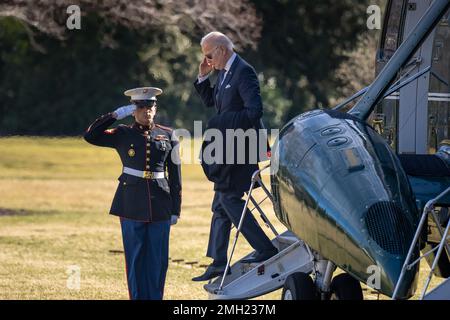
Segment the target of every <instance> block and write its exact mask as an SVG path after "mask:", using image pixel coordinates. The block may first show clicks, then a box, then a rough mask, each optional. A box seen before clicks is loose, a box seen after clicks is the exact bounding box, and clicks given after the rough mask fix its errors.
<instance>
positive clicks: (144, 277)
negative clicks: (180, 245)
mask: <svg viewBox="0 0 450 320" xmlns="http://www.w3.org/2000/svg"><path fill="white" fill-rule="evenodd" d="M161 93H162V90H161V89H158V88H153V87H145V88H136V89H131V90H127V91H125V95H126V96H130V97H131V103H132V104H131V105H128V106H124V107H120V108H118V109H117V110H115V111H114V112H111V113H108V114H106V115H103V116H101V117H100V118H98V119H97V120H95V122H94V123H93V124H92V125H91V126H90V127H89V128H88V129H87V131H86V133H85V134H84V138H85V140H86V141H87V142H89V143H91V144H93V145H96V146H101V147H110V148H114V149H116V151H117V152H118V154H119V156H120V159H121V161H122V165H123V172H122V174H121V175H120V177H119V185H118V187H117V191H116V194H115V196H114V199H113V202H112V205H111V210H110V214H112V215H116V216H119V217H120V224H121V229H122V238H123V246H124V251H125V262H126V269H127V270H126V272H127V280H128V289H129V295H130V299H133V300H135V299H152V300H159V299H162V298H163V294H164V283H165V278H166V273H167V268H168V259H169V231H170V225H173V224H175V223H177V220H178V218H179V216H180V206H181V161H180V157H179V150H178V149H179V145H178V141H177V139H176V137H175V136H174V134H173V132H172V129H170V128H167V127H164V126H161V125H159V124H155V123H154V122H153V119H154V117H155V114H156V111H157V107H156V100H157V99H156V96H157V95H159V94H161ZM129 115H133V116H134V118H135V122H134V124H132V125H130V126H127V125H122V124H121V125H119V126H117V127H116V128H112V129H108V128H109V127H110V126H111V125H112V124H114V122H116V120H121V119H123V118H125V117H127V116H129ZM166 173H167V174H168V176H167V175H166Z"/></svg>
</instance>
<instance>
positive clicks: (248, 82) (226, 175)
mask: <svg viewBox="0 0 450 320" xmlns="http://www.w3.org/2000/svg"><path fill="white" fill-rule="evenodd" d="M194 86H195V88H196V90H197V92H198V93H199V94H200V97H201V98H202V100H203V103H204V104H205V105H206V106H207V107H215V108H216V111H217V113H216V115H214V116H213V117H212V118H211V119H210V120H209V122H208V128H215V129H219V130H220V131H222V132H223V134H224V135H223V136H224V137H225V130H226V129H243V130H244V131H245V130H247V129H250V128H254V129H260V128H262V121H261V117H262V115H263V105H262V100H261V94H260V89H259V82H258V77H257V75H256V72H255V70H254V68H253V67H252V66H251V65H249V64H248V63H247V62H246V61H245V60H243V59H242V58H241V57H239V56H238V55H237V56H236V58H235V60H234V61H233V64H232V65H231V68H230V70H229V71H228V73H227V76H226V78H225V79H224V81H223V83H222V85H221V86H220V89H218V84H215V85H214V86H211V82H210V81H209V79H207V80H205V81H203V82H201V83H198V80H197V81H195V83H194ZM258 143H259V141H258ZM207 144H208V142H204V143H203V146H204V147H205V146H206V145H207ZM225 145H227V142H226V141H225V139H224V146H225ZM204 147H203V148H202V151H203V149H204ZM224 150H225V149H224ZM245 150H246V162H245V164H233V165H230V164H212V165H211V164H209V165H208V164H205V162H204V161H202V167H203V170H204V171H205V174H206V176H207V177H208V179H209V180H210V181H213V182H214V183H215V185H214V189H215V190H221V191H225V190H237V191H241V192H242V191H247V190H248V188H249V187H250V182H251V176H252V174H253V173H254V172H255V171H256V170H258V164H257V163H254V161H253V163H250V161H248V159H249V158H251V157H249V154H248V152H249V145H248V143H247V144H246V146H245ZM256 152H257V153H260V152H259V149H258V151H256ZM224 153H225V152H224ZM235 154H236V152H235ZM224 157H226V154H224ZM253 158H254V157H253ZM256 158H257V159H258V160H265V159H262V157H261V156H260V155H259V154H258V155H256Z"/></svg>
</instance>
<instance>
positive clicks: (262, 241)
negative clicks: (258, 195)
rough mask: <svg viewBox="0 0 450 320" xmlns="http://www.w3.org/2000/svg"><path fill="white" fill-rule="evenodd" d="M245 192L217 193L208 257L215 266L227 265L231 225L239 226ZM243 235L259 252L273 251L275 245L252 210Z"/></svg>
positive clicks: (213, 207) (244, 224)
mask: <svg viewBox="0 0 450 320" xmlns="http://www.w3.org/2000/svg"><path fill="white" fill-rule="evenodd" d="M243 195H244V193H243V192H238V191H216V192H215V194H214V200H213V204H212V211H213V216H212V220H211V230H210V233H209V243H208V250H207V253H206V256H207V257H210V258H213V259H214V262H213V264H214V265H217V266H219V265H225V264H226V262H227V251H228V243H229V240H230V231H231V224H232V223H233V224H234V225H235V226H236V228H237V227H238V226H239V221H240V219H241V215H242V210H243V208H244V206H245V201H244V200H243V199H242V196H243ZM241 233H242V235H243V236H244V237H245V239H246V240H247V241H248V243H249V244H250V245H251V246H252V247H253V249H255V250H256V251H257V252H263V251H266V250H272V249H273V245H272V242H271V241H270V239H269V238H268V237H267V235H266V234H265V233H264V231H263V230H262V229H261V227H260V226H259V225H258V223H257V221H256V220H255V218H254V217H253V215H252V213H251V212H250V210H248V209H247V212H246V215H245V218H244V223H243V225H242V229H241Z"/></svg>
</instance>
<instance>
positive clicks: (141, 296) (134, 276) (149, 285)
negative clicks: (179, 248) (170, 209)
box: [120, 218, 170, 300]
mask: <svg viewBox="0 0 450 320" xmlns="http://www.w3.org/2000/svg"><path fill="white" fill-rule="evenodd" d="M120 224H121V228H122V239H123V247H124V251H125V264H126V272H127V282H128V291H129V295H130V299H131V300H162V298H163V295H164V284H165V281H166V273H167V268H168V265H169V233H170V221H160V222H153V223H148V222H141V221H135V220H129V219H125V218H121V219H120Z"/></svg>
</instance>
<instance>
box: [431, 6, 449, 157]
mask: <svg viewBox="0 0 450 320" xmlns="http://www.w3.org/2000/svg"><path fill="white" fill-rule="evenodd" d="M449 22H450V12H447V14H446V15H445V16H444V18H443V19H442V20H441V22H440V23H439V25H438V26H437V27H436V31H435V34H434V41H433V52H432V59H431V72H430V84H429V94H428V130H427V150H428V153H430V154H434V153H435V152H436V151H437V149H438V148H439V145H440V144H442V143H443V142H445V143H446V144H449V142H450V141H448V140H449V133H450V124H449V122H450V121H449V120H450V119H449V118H450V87H449V82H450V25H449V24H450V23H449Z"/></svg>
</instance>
